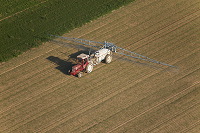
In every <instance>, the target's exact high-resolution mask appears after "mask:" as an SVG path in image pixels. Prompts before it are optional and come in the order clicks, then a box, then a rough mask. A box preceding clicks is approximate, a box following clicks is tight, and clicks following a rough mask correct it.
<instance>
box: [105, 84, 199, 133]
mask: <svg viewBox="0 0 200 133" xmlns="http://www.w3.org/2000/svg"><path fill="white" fill-rule="evenodd" d="M197 84H199V83H194V84H193V85H191V86H190V87H188V88H186V89H184V90H182V91H180V92H179V93H176V94H175V95H173V96H171V97H169V98H167V99H165V100H164V101H162V102H160V103H158V104H157V105H155V106H153V107H151V108H149V109H148V110H146V111H144V112H142V113H140V114H139V115H137V116H135V117H133V118H131V119H129V120H128V121H126V122H124V123H121V124H120V125H118V126H116V127H115V128H113V129H111V130H110V131H108V132H107V133H111V132H113V131H115V130H116V129H118V128H119V127H122V126H123V125H125V124H127V123H128V122H130V121H133V120H134V119H136V118H138V117H140V116H142V115H144V114H145V113H147V112H149V111H151V110H153V109H155V108H157V107H158V106H160V105H162V104H165V103H167V102H169V101H170V100H171V99H173V98H175V97H178V95H180V94H182V93H183V94H185V93H187V91H188V90H189V89H190V88H191V87H193V86H195V85H197Z"/></svg>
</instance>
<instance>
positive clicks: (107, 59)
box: [105, 54, 112, 64]
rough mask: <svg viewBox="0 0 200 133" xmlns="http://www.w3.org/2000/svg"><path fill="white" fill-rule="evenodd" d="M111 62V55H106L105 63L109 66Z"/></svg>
mask: <svg viewBox="0 0 200 133" xmlns="http://www.w3.org/2000/svg"><path fill="white" fill-rule="evenodd" d="M111 61H112V55H110V54H108V55H106V58H105V63H106V64H109V63H110V62H111Z"/></svg>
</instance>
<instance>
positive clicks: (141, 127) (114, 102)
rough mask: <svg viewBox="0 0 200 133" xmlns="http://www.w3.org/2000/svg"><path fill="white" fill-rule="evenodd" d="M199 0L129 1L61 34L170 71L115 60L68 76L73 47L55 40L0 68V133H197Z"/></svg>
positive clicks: (199, 113) (199, 104)
mask: <svg viewBox="0 0 200 133" xmlns="http://www.w3.org/2000/svg"><path fill="white" fill-rule="evenodd" d="M199 7H200V3H199V0H192V1H189V0H176V1H174V0H148V1H147V0H146V1H145V0H136V2H133V3H132V4H130V5H128V6H125V7H122V8H120V9H119V10H116V11H113V12H112V13H110V14H109V15H106V16H104V17H101V18H99V19H97V20H95V21H93V22H91V23H88V24H86V25H84V26H83V27H81V28H78V29H75V30H73V31H72V32H70V33H68V34H66V35H64V36H68V37H77V38H78V37H79V38H84V39H88V40H95V41H104V40H106V41H108V42H112V43H115V44H116V45H118V46H120V47H123V48H126V49H128V50H131V51H134V52H136V53H139V54H142V55H145V56H148V57H150V58H153V59H156V60H159V61H162V62H165V63H168V64H171V65H175V66H177V68H169V67H165V66H160V65H158V64H151V63H148V62H144V61H138V60H134V59H126V58H125V57H121V56H116V57H115V58H114V60H113V62H112V63H111V64H108V65H105V64H104V63H102V64H100V65H98V66H96V67H95V69H94V71H93V72H92V73H91V74H85V75H84V76H83V77H82V78H80V79H79V78H76V77H73V76H69V75H67V74H66V73H67V70H68V69H69V68H70V67H71V60H72V57H74V56H75V55H77V54H78V53H80V52H79V51H78V49H77V48H74V47H68V45H65V46H66V47H64V46H62V45H63V43H65V44H66V43H69V42H66V41H64V40H59V39H56V40H54V41H51V42H47V43H45V44H43V45H42V46H40V47H39V48H35V49H32V50H30V51H28V52H26V53H24V54H22V55H20V56H19V57H17V58H14V59H12V60H10V61H8V62H6V63H4V64H1V66H0V75H1V84H0V85H1V88H0V98H1V99H0V101H1V102H0V123H1V124H0V132H5V133H7V132H13V133H18V132H51V133H55V132H75V133H76V132H86V133H93V132H100V133H104V132H119V133H122V132H128V133H139V132H153V133H154V132H157V133H161V132H162V133H165V132H168V133H169V132H170V133H173V132H174V133H178V132H191V133H192V132H193V133H197V132H199V131H200V130H199V129H200V76H199V75H200V38H199V36H200V25H199V24H200V18H199V16H200V8H199Z"/></svg>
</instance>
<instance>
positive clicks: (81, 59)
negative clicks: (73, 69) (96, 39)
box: [76, 54, 89, 65]
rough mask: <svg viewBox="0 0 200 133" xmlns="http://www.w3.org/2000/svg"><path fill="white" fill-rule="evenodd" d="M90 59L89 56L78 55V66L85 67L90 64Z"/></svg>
mask: <svg viewBox="0 0 200 133" xmlns="http://www.w3.org/2000/svg"><path fill="white" fill-rule="evenodd" d="M88 57H89V55H86V54H80V55H78V56H77V59H76V62H77V64H80V65H85V64H86V63H87V62H88Z"/></svg>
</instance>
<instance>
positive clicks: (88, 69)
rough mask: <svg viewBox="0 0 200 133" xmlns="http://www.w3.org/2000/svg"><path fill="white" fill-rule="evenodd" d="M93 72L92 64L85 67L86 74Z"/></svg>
mask: <svg viewBox="0 0 200 133" xmlns="http://www.w3.org/2000/svg"><path fill="white" fill-rule="evenodd" d="M92 70H93V65H92V64H88V65H87V67H86V72H87V73H91V72H92Z"/></svg>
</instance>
